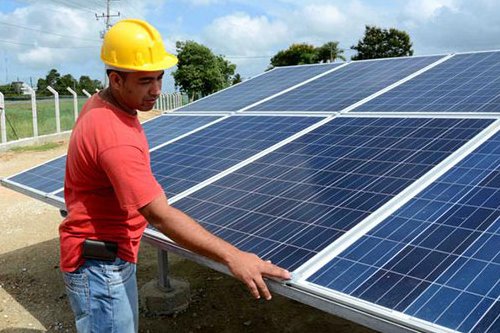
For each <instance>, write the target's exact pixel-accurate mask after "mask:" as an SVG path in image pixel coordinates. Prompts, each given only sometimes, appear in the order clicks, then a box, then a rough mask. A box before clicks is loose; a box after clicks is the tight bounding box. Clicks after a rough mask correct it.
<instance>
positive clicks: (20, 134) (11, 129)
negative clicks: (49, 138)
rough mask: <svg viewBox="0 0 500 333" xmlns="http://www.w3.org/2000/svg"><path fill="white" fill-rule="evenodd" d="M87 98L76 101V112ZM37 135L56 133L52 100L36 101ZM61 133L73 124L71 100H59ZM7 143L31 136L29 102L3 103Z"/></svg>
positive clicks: (31, 125)
mask: <svg viewBox="0 0 500 333" xmlns="http://www.w3.org/2000/svg"><path fill="white" fill-rule="evenodd" d="M86 100H87V98H84V97H82V98H79V99H78V110H80V109H81V107H82V105H83V103H85V101H86ZM36 105H37V124H38V135H45V134H51V133H56V128H57V127H56V116H55V104H54V99H44V100H37V102H36ZM59 114H60V119H61V131H67V130H70V129H71V128H72V127H73V124H74V122H75V116H74V110H73V99H72V98H60V99H59ZM5 116H6V129H7V141H12V140H17V139H21V138H27V137H32V136H33V118H32V117H33V116H32V111H31V101H29V100H28V101H5Z"/></svg>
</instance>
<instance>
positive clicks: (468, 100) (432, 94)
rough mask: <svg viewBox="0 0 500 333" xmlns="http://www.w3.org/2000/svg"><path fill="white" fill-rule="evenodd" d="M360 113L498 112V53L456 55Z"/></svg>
mask: <svg viewBox="0 0 500 333" xmlns="http://www.w3.org/2000/svg"><path fill="white" fill-rule="evenodd" d="M354 111H356V112H357V111H360V112H500V52H482V53H469V54H458V55H455V56H453V57H452V58H450V59H448V60H446V61H445V62H443V63H441V64H439V65H437V66H436V67H434V68H431V69H430V70H428V71H426V72H425V73H423V74H421V75H419V76H417V77H415V78H413V79H411V80H410V81H407V82H405V83H404V84H402V85H400V86H398V87H396V88H394V89H392V90H391V91H389V92H386V93H385V94H383V95H380V96H378V97H377V98H374V99H373V100H371V101H369V102H367V103H365V104H363V105H361V106H359V107H357V108H356V109H354Z"/></svg>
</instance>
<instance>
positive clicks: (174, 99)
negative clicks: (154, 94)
mask: <svg viewBox="0 0 500 333" xmlns="http://www.w3.org/2000/svg"><path fill="white" fill-rule="evenodd" d="M183 104H184V103H183V95H182V94H180V93H173V94H161V95H160V97H159V98H158V100H157V101H156V104H155V109H158V110H161V111H173V110H175V109H177V108H180V107H181V106H182V105H183Z"/></svg>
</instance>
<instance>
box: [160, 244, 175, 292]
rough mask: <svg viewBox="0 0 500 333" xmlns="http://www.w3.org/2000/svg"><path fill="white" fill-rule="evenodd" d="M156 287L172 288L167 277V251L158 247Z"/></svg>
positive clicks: (165, 289) (167, 289)
mask: <svg viewBox="0 0 500 333" xmlns="http://www.w3.org/2000/svg"><path fill="white" fill-rule="evenodd" d="M158 287H160V289H162V290H164V291H171V290H172V285H171V284H170V279H169V278H168V252H167V251H163V250H161V249H158Z"/></svg>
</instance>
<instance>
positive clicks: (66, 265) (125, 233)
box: [59, 94, 163, 272]
mask: <svg viewBox="0 0 500 333" xmlns="http://www.w3.org/2000/svg"><path fill="white" fill-rule="evenodd" d="M161 193H163V189H162V188H161V186H160V185H159V184H158V182H157V181H156V180H155V178H154V176H153V174H152V172H151V166H150V161H149V147H148V143H147V140H146V136H145V135H144V131H143V129H142V126H141V124H140V123H139V120H138V119H137V116H135V115H130V114H128V113H126V112H124V111H122V110H120V109H118V108H116V107H114V106H113V105H111V104H109V103H107V102H106V101H104V100H103V99H102V98H101V97H100V96H99V95H98V94H94V95H93V96H92V97H91V98H90V100H89V101H87V103H86V104H85V105H84V106H83V109H82V112H81V113H80V116H79V118H78V121H77V122H76V124H75V127H74V129H73V133H72V134H71V139H70V143H69V147H68V157H67V161H66V176H65V184H64V198H65V201H66V208H67V211H68V216H67V217H66V218H65V219H64V221H63V222H62V224H61V225H60V227H59V235H60V241H61V269H62V270H63V271H66V272H72V271H74V270H76V269H77V268H78V267H80V265H82V264H83V262H84V259H83V258H82V246H83V245H82V243H83V241H84V240H85V239H86V238H89V239H99V240H104V241H113V242H117V243H118V257H120V258H121V259H123V260H126V261H130V262H134V263H135V262H137V253H138V251H139V243H140V240H141V237H142V234H143V232H144V229H145V228H146V225H147V222H146V220H145V218H144V217H143V216H142V215H141V214H140V213H139V212H138V209H139V208H141V207H144V206H145V205H147V204H148V203H150V202H151V201H152V200H153V199H155V198H156V197H157V196H159V195H160V194H161Z"/></svg>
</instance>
